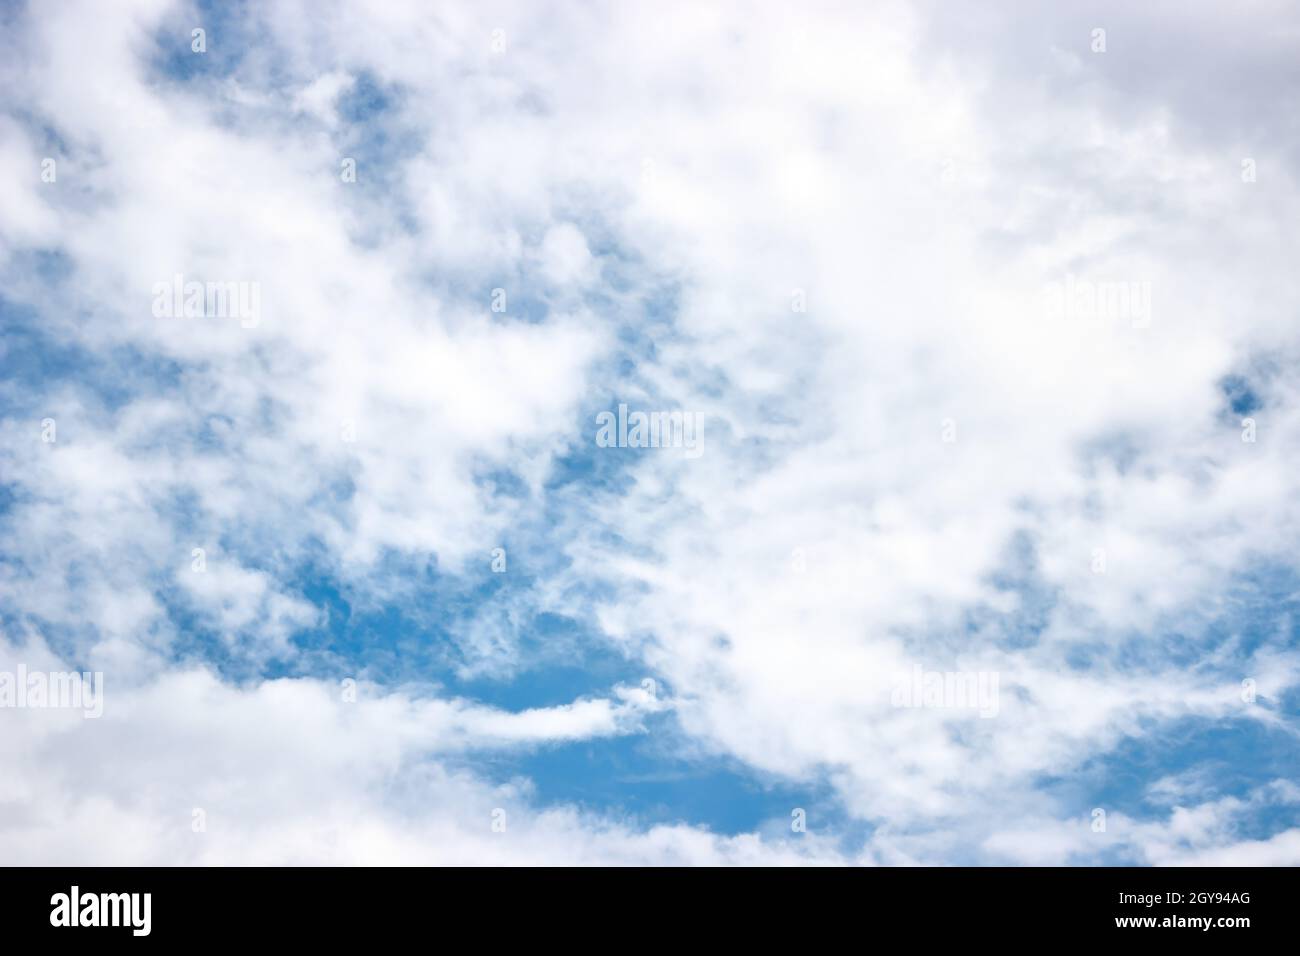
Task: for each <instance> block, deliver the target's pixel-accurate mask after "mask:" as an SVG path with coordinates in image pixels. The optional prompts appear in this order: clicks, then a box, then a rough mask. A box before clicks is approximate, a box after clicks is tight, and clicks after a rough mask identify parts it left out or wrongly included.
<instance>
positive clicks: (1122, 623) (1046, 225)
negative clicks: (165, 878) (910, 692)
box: [0, 0, 1300, 865]
mask: <svg viewBox="0 0 1300 956" xmlns="http://www.w3.org/2000/svg"><path fill="white" fill-rule="evenodd" d="M3 16H4V20H5V29H4V31H3V34H4V38H3V40H0V59H2V60H3V62H4V66H3V67H2V68H0V72H2V73H3V75H2V76H0V81H3V87H4V89H5V90H6V93H5V94H4V97H3V100H2V101H0V106H3V113H2V114H0V331H2V333H3V338H2V340H0V342H2V344H0V363H2V367H3V370H4V371H3V376H2V377H0V674H3V673H5V672H12V671H16V669H17V667H18V666H19V665H20V664H21V665H22V666H23V667H25V668H27V669H28V670H37V671H51V672H53V671H63V670H72V669H75V670H79V671H88V672H89V671H94V672H100V673H102V674H103V678H104V681H105V686H106V687H107V691H106V696H105V701H106V706H105V711H104V715H103V717H102V718H98V719H83V718H82V716H81V714H79V713H76V712H73V711H62V710H57V709H53V710H46V711H41V710H34V709H26V710H23V709H3V708H0V720H3V721H5V722H6V724H7V725H8V726H7V727H6V734H5V735H4V739H5V741H6V743H5V745H4V746H5V748H6V749H5V750H4V757H5V759H6V761H7V763H8V764H9V765H10V766H12V767H13V768H14V779H15V780H16V781H17V783H16V784H15V786H14V787H13V788H12V789H11V790H9V791H5V792H3V793H0V803H4V804H5V805H6V806H9V807H11V808H12V809H13V812H12V813H11V814H7V817H6V818H0V859H12V860H15V861H26V862H38V863H46V862H80V863H135V862H154V863H233V862H238V863H288V862H312V863H316V862H321V863H357V862H363V863H410V862H415V863H505V864H510V863H525V864H526V863H539V862H560V863H683V862H684V863H699V864H743V863H759V864H769V863H770V864H787V863H792V864H814V863H816V864H821V863H854V864H857V863H860V864H887V865H897V864H911V863H925V864H953V863H957V864H1003V863H1011V864H1043V863H1046V864H1053V865H1055V864H1070V865H1097V864H1116V863H1120V864H1136V865H1165V864H1177V863H1197V862H1201V863H1244V864H1253V863H1271V864H1279V863H1295V862H1300V780H1297V776H1298V775H1300V750H1298V747H1297V708H1298V705H1300V693H1298V691H1297V686H1298V685H1300V649H1298V647H1297V644H1298V640H1297V626H1298V625H1297V611H1298V609H1297V606H1296V604H1297V598H1296V595H1297V594H1298V593H1300V588H1297V580H1298V579H1297V568H1296V563H1295V561H1296V559H1295V547H1294V544H1295V541H1296V533H1297V531H1300V510H1297V507H1296V502H1297V501H1300V495H1297V493H1296V492H1297V491H1300V489H1297V487H1296V480H1297V479H1296V473H1297V472H1296V469H1295V467H1294V448H1295V447H1296V444H1295V442H1296V439H1297V438H1300V392H1297V391H1296V389H1295V387H1294V384H1293V382H1292V378H1293V376H1288V375H1287V369H1289V368H1293V367H1294V364H1295V361H1296V359H1297V357H1298V354H1297V353H1298V351H1300V350H1298V348H1297V346H1298V345H1300V343H1298V342H1297V339H1296V325H1295V319H1294V316H1295V314H1296V311H1295V310H1296V307H1297V305H1300V288H1298V287H1297V286H1296V283H1295V280H1294V278H1293V276H1292V271H1293V270H1291V269H1290V265H1289V261H1288V256H1287V249H1288V248H1289V247H1290V244H1291V243H1292V242H1293V240H1294V238H1295V237H1294V229H1295V226H1294V223H1295V222H1296V221H1300V220H1297V218H1296V215H1295V213H1296V212H1297V211H1298V210H1297V205H1300V191H1297V183H1296V181H1295V177H1294V172H1293V169H1291V168H1289V167H1288V165H1287V160H1288V158H1289V157H1291V156H1293V155H1295V154H1294V152H1293V150H1294V147H1295V143H1294V142H1293V141H1292V140H1293V139H1294V137H1293V135H1292V132H1291V127H1290V124H1289V123H1288V122H1287V119H1286V117H1285V114H1284V113H1282V112H1281V110H1282V108H1283V107H1282V106H1281V105H1269V104H1270V103H1276V101H1277V96H1276V90H1277V89H1278V88H1285V87H1286V86H1287V85H1288V84H1293V83H1294V78H1293V77H1292V76H1291V73H1292V72H1293V70H1292V69H1291V67H1290V66H1289V65H1288V64H1289V63H1291V62H1294V61H1293V60H1292V59H1288V57H1287V56H1286V55H1285V54H1286V53H1287V48H1286V47H1285V42H1291V43H1292V44H1293V42H1294V41H1280V40H1278V39H1277V37H1278V35H1279V31H1281V32H1282V33H1285V34H1286V35H1287V36H1292V37H1294V35H1295V32H1294V29H1293V28H1294V22H1293V19H1294V18H1293V17H1291V16H1290V15H1289V14H1287V13H1286V12H1285V11H1281V10H1279V9H1276V8H1273V7H1266V6H1261V7H1260V8H1259V9H1258V10H1257V11H1255V14H1254V15H1252V16H1247V17H1244V18H1239V17H1236V16H1235V15H1233V16H1229V14H1227V13H1214V12H1211V11H1201V12H1196V13H1188V12H1187V11H1184V10H1180V9H1178V7H1177V6H1176V5H1163V4H1156V5H1152V6H1151V7H1150V8H1146V7H1144V9H1143V10H1142V11H1137V12H1135V11H1132V10H1129V9H1127V8H1126V6H1125V5H1123V4H1101V5H1092V7H1091V8H1088V9H1084V8H1082V7H1075V6H1073V5H1066V6H1063V7H1062V6H1056V7H1054V8H1052V9H1051V10H1050V11H1046V10H1027V9H1023V8H1021V7H1019V6H1018V5H1006V6H1005V7H1000V8H998V9H996V10H993V11H989V12H988V13H987V14H986V15H985V16H984V17H983V18H981V19H980V22H979V23H978V24H973V23H969V22H965V19H966V18H967V17H968V14H966V13H963V12H955V11H953V10H952V9H951V8H950V7H947V6H946V5H940V4H919V5H906V6H903V5H899V6H893V5H884V6H880V7H878V8H875V9H872V10H863V11H845V10H843V9H836V8H833V7H831V6H825V7H814V8H812V9H808V10H802V9H801V10H798V11H795V10H791V9H787V8H786V7H784V6H783V5H779V4H771V5H767V4H758V5H753V6H752V7H747V8H746V10H745V12H744V15H743V16H742V15H739V14H738V13H736V11H735V10H730V9H728V8H722V7H720V8H717V9H711V10H700V9H696V8H694V7H692V6H690V5H682V6H680V7H672V8H671V9H669V10H667V11H660V10H659V9H658V8H657V7H655V8H651V7H650V6H649V5H636V4H633V5H619V6H613V5H611V6H608V7H594V8H592V7H587V6H583V5H578V4H574V5H569V4H559V5H555V6H554V7H553V8H550V9H547V10H541V9H539V8H535V7H533V6H530V5H522V4H511V3H499V4H498V3H493V4H488V5H486V6H484V5H477V4H476V5H451V6H448V7H446V8H445V9H444V8H440V9H439V10H438V11H436V12H431V11H429V10H427V9H425V8H424V5H421V4H409V5H408V4H403V3H394V4H392V5H391V9H390V12H389V14H388V15H387V16H386V17H385V18H382V19H381V18H370V19H367V20H365V21H361V20H358V19H357V18H356V16H355V14H354V13H353V12H350V11H349V10H348V9H347V8H346V7H345V6H343V5H333V4H325V5H318V4H301V5H300V4H294V3H284V4H277V5H274V6H272V7H260V6H256V5H225V4H221V5H208V4H200V5H187V4H176V3H169V2H163V0H140V2H138V3H130V4H126V5H124V6H123V7H122V9H121V10H119V11H115V12H114V13H113V14H109V13H107V12H106V11H103V10H100V9H97V8H96V6H95V5H85V6H84V7H79V6H77V5H75V4H74V5H69V6H67V7H61V8H59V9H58V10H49V9H41V8H39V7H31V8H28V7H26V6H24V5H22V4H9V5H6V6H5V8H4V14H3ZM199 28H201V29H203V30H204V31H205V32H204V44H203V45H204V46H205V49H203V50H196V49H194V46H193V43H194V41H193V34H192V31H193V30H194V29H199ZM1099 28H1100V29H1103V30H1104V34H1105V35H1104V39H1103V40H1102V41H1100V48H1098V47H1099V41H1098V38H1097V36H1096V34H1095V30H1096V29H1099ZM1288 29H1289V30H1290V32H1289V33H1286V31H1287V30H1288ZM1171 38H1172V40H1171ZM1171 43H1172V45H1173V47H1174V48H1177V49H1180V50H1183V51H1185V52H1184V53H1182V54H1180V55H1178V56H1169V55H1168V51H1169V49H1170V48H1171ZM1290 52H1291V53H1294V52H1295V51H1293V50H1292V51H1290ZM1206 58H1209V59H1211V60H1213V61H1215V62H1221V63H1222V64H1223V65H1224V67H1225V69H1227V68H1230V67H1233V66H1239V67H1240V71H1239V72H1237V73H1234V74H1233V75H1234V76H1237V77H1238V78H1239V79H1238V80H1237V81H1234V82H1235V84H1236V85H1233V86H1232V87H1231V88H1230V89H1227V90H1224V89H1220V88H1217V87H1216V89H1215V90H1214V91H1213V95H1211V91H1210V90H1208V89H1207V84H1209V83H1210V81H1209V79H1207V78H1206V77H1205V76H1204V75H1203V72H1204V71H1202V70H1199V69H1198V68H1197V66H1196V64H1197V63H1198V62H1200V61H1202V60H1205V59H1206ZM1138 67H1141V68H1140V69H1139V68H1138ZM742 78H743V79H742ZM45 160H53V161H54V163H55V166H54V168H55V169H56V170H57V176H56V177H55V178H53V179H52V180H50V179H48V178H47V179H42V170H43V168H44V167H43V162H44V161H45ZM349 162H352V163H354V164H355V171H356V178H355V181H352V180H351V179H350V178H348V177H347V176H346V175H343V174H342V173H343V171H344V170H346V169H347V168H348V163H349ZM1247 163H1249V169H1250V170H1252V172H1251V173H1250V174H1249V175H1248V174H1247V172H1246V170H1247V168H1248V167H1247ZM176 275H182V276H183V279H184V281H193V282H199V283H233V284H235V285H236V286H238V287H240V288H242V289H245V290H247V289H248V288H255V289H256V292H257V298H256V299H255V300H253V301H255V302H257V303H258V305H257V309H258V313H257V315H256V316H239V315H231V314H222V313H221V312H220V310H219V309H215V310H214V309H213V308H211V307H210V303H209V306H207V307H205V308H206V311H205V312H204V314H202V315H197V316H189V317H185V316H168V317H160V316H159V314H158V313H157V309H156V298H157V296H156V293H155V292H154V290H155V287H156V286H157V285H158V284H159V283H161V284H163V285H164V286H166V287H167V288H170V284H171V283H172V281H173V277H174V276H176ZM1062 288H1070V289H1076V290H1077V289H1083V290H1084V296H1086V297H1080V298H1078V299H1076V300H1075V301H1074V302H1073V303H1072V309H1071V310H1070V311H1069V312H1068V313H1067V314H1066V315H1065V316H1062V315H1061V314H1060V313H1059V310H1058V311H1053V310H1052V309H1051V308H1047V307H1045V305H1044V303H1045V301H1047V299H1048V298H1049V297H1050V295H1051V294H1053V293H1058V292H1059V290H1060V289H1062ZM497 290H501V292H502V293H503V294H504V298H503V299H501V302H502V305H503V307H497V301H498V294H497ZM1045 293H1046V296H1045ZM1094 293H1095V294H1094ZM1112 293H1113V295H1112ZM1121 293H1122V295H1121ZM1130 293H1132V295H1133V298H1132V299H1130V298H1129V295H1130ZM1139 293H1141V294H1142V295H1145V296H1149V305H1150V308H1149V312H1144V311H1140V310H1139V308H1138V305H1137V303H1139V302H1140V301H1143V300H1142V298H1141V296H1140V295H1139ZM1135 310H1136V311H1135ZM620 404H622V405H627V406H628V407H629V408H630V409H632V410H633V411H637V412H642V413H653V412H664V413H676V414H678V415H679V416H681V415H686V416H690V417H689V418H688V419H687V420H688V421H692V422H696V421H697V422H699V423H700V429H701V430H700V432H699V434H700V436H701V438H702V443H701V445H700V448H698V449H695V450H694V451H698V452H699V453H698V454H696V453H694V451H691V450H690V449H688V448H685V447H681V446H680V445H678V446H674V447H663V448H650V447H605V446H603V445H602V444H601V443H600V442H598V441H597V440H596V434H597V427H596V422H597V419H596V416H597V415H598V414H599V413H601V412H605V411H614V410H616V409H617V408H618V407H619V406H620ZM47 423H52V430H51V426H50V425H48V424H47ZM668 444H672V443H671V442H668ZM633 445H634V446H635V442H633ZM498 555H501V556H503V559H504V563H502V562H501V560H500V559H499V558H498ZM914 669H916V671H917V672H919V673H922V674H928V675H932V676H934V677H936V678H937V679H938V680H939V683H940V684H942V680H943V677H944V675H948V676H949V677H950V678H958V679H964V678H970V679H971V680H977V679H978V680H982V681H984V682H985V683H986V684H987V681H988V680H989V679H992V680H993V681H994V684H993V687H994V693H995V699H994V701H993V702H994V703H995V704H996V706H995V707H994V708H993V711H994V712H992V713H986V715H985V716H983V717H981V716H979V714H978V713H977V712H976V710H975V709H973V708H972V707H971V706H970V701H968V700H963V699H962V698H961V697H960V695H959V693H957V692H956V691H953V690H952V689H951V687H950V688H949V689H947V690H944V691H943V692H942V693H941V694H939V695H938V696H937V697H935V698H934V699H927V701H926V702H925V703H924V705H923V706H916V707H906V706H900V705H899V704H898V703H897V690H898V688H899V687H900V686H901V684H902V683H903V682H906V681H907V680H908V679H909V677H908V675H910V674H912V673H913V672H914ZM950 683H951V681H950ZM982 686H983V685H982ZM199 810H201V811H203V813H202V816H203V819H205V820H207V821H210V825H205V827H204V828H202V829H196V828H195V826H194V824H193V820H194V819H196V818H197V817H196V811H199ZM498 810H500V811H502V812H503V813H504V819H505V820H507V821H508V823H507V825H506V826H504V827H497V826H496V825H495V821H496V819H497V817H496V815H495V813H496V811H498ZM799 811H802V812H803V815H804V817H806V821H805V822H806V825H805V826H792V821H794V820H795V819H796V818H798V817H799V816H800V814H799ZM1099 814H1100V817H1099ZM1099 819H1104V821H1105V825H1104V827H1102V826H1100V825H1099V824H1098V820H1099Z"/></svg>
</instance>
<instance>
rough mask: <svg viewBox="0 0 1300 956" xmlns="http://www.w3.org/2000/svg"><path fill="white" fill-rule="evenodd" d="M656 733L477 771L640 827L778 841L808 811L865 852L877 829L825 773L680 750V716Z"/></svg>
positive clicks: (521, 755)
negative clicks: (850, 813)
mask: <svg viewBox="0 0 1300 956" xmlns="http://www.w3.org/2000/svg"><path fill="white" fill-rule="evenodd" d="M649 729H650V732H649V733H647V734H641V735H632V736H623V737H608V738H598V739H594V740H585V741H581V742H578V743H572V744H565V745H562V746H554V745H553V746H550V747H547V748H545V749H542V750H537V751H528V752H522V751H521V752H518V753H492V754H485V753H475V754H474V755H473V757H472V765H473V767H474V769H475V770H476V772H478V773H481V774H483V775H484V776H486V777H487V778H488V779H489V780H494V781H496V782H502V783H504V782H505V781H507V780H510V779H511V778H513V777H517V776H520V775H522V776H526V777H528V778H529V779H530V780H532V781H533V784H534V786H535V788H536V790H535V793H536V799H537V800H538V801H539V802H540V803H542V804H557V803H562V804H569V805H574V806H577V807H580V808H582V809H584V810H587V811H591V812H594V813H597V814H601V815H604V816H606V817H609V818H612V819H618V820H624V821H630V822H632V823H634V824H635V826H636V827H638V828H647V827H650V826H654V825H658V824H665V825H672V824H687V825H693V826H703V827H707V828H708V829H710V830H711V831H713V832H715V833H719V834H723V835H735V834H739V833H749V832H753V831H755V830H763V831H764V833H765V835H767V836H769V837H770V838H772V839H785V838H788V839H790V840H791V841H795V840H799V839H801V836H800V834H798V833H796V832H794V831H793V830H792V829H791V826H790V824H791V821H792V819H793V818H792V816H791V814H792V812H793V811H794V810H795V809H802V810H803V811H804V813H805V816H806V825H807V828H808V831H809V832H817V833H821V834H833V835H835V836H836V837H837V838H840V839H843V840H845V841H846V843H847V844H849V845H850V846H849V847H848V848H850V849H856V848H858V847H860V846H861V844H862V842H863V841H864V840H865V838H866V836H867V835H868V833H869V831H870V827H869V826H868V825H866V824H863V823H861V822H860V821H859V822H854V821H850V820H849V818H848V817H847V816H846V814H845V813H844V811H843V808H842V807H841V806H840V804H839V803H838V801H837V800H836V798H835V796H834V791H833V788H832V787H831V786H830V785H829V783H828V782H827V781H826V780H825V779H824V778H823V777H821V776H819V775H814V776H812V777H810V778H809V779H808V780H805V781H792V780H787V779H784V778H781V777H777V776H774V775H771V774H765V773H760V772H757V771H754V770H753V769H751V768H748V767H746V766H745V765H743V764H740V763H738V762H736V761H734V760H731V759H728V758H724V757H714V756H700V755H691V754H690V753H689V752H688V750H687V749H685V748H678V747H677V743H678V742H679V741H680V731H679V730H678V729H677V728H676V726H675V721H674V720H673V718H672V717H671V715H666V714H665V715H660V716H658V717H654V718H651V720H650V722H649ZM467 765H468V764H467Z"/></svg>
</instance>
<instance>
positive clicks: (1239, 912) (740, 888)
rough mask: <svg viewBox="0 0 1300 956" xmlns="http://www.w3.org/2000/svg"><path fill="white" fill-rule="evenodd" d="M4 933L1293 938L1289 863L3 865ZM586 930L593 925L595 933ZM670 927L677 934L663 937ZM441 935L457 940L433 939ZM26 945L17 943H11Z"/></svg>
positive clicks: (352, 940)
mask: <svg viewBox="0 0 1300 956" xmlns="http://www.w3.org/2000/svg"><path fill="white" fill-rule="evenodd" d="M0 874H2V876H0V879H3V884H4V892H3V894H0V919H2V920H3V924H2V925H3V926H4V933H5V938H6V940H7V942H9V943H11V944H19V943H24V942H25V943H52V944H58V943H60V942H63V943H75V944H77V945H84V944H91V945H96V946H97V945H102V944H110V945H114V946H116V945H129V946H139V945H145V946H148V945H151V944H155V943H162V944H175V943H180V942H189V941H198V942H202V943H204V944H205V945H211V944H214V943H215V944H220V943H245V942H257V941H261V940H274V941H283V942H286V943H293V944H300V945H311V944H320V945H327V946H331V947H333V946H338V945H350V944H355V945H365V946H374V945H376V944H392V945H399V944H401V943H402V942H403V940H405V939H407V938H408V937H409V936H410V935H411V934H413V933H415V934H420V933H424V932H427V931H428V930H429V929H432V928H434V927H437V928H439V929H441V928H443V927H446V928H452V927H456V928H457V931H458V933H468V934H471V935H472V936H473V938H474V939H475V940H477V941H478V942H479V943H481V944H486V945H496V944H500V943H502V942H507V941H514V940H518V941H520V942H527V943H529V944H530V945H534V946H536V945H550V944H552V943H559V942H560V941H561V940H568V941H570V942H572V941H576V940H582V939H588V940H589V941H590V942H593V943H595V942H600V941H605V942H615V941H617V940H618V939H619V938H621V937H623V936H626V935H628V934H632V935H635V936H643V937H645V938H646V939H647V941H653V940H655V939H659V940H661V941H662V942H665V943H667V942H670V941H677V940H682V941H684V940H687V939H692V940H694V939H698V938H699V937H704V938H706V939H711V938H717V939H718V940H719V941H721V942H725V941H727V940H728V939H741V938H746V937H749V936H750V935H751V934H753V933H754V931H756V930H757V931H758V932H759V933H760V934H761V936H762V937H764V938H765V939H766V940H767V941H768V942H770V943H772V944H773V945H776V944H778V942H783V941H786V940H788V941H790V942H791V943H796V942H802V943H805V944H806V943H807V942H809V941H812V940H818V939H825V940H827V941H828V943H829V942H830V941H831V940H834V939H835V938H837V937H843V936H844V935H846V934H847V936H848V937H849V938H850V939H855V940H858V941H859V942H861V943H863V944H865V945H872V944H873V943H874V942H879V943H881V944H883V943H884V942H885V941H886V940H889V939H896V938H898V937H899V936H900V934H901V935H902V936H903V937H905V939H911V940H913V941H914V942H915V944H916V945H917V946H923V945H929V944H931V943H936V942H944V941H962V942H965V943H971V944H980V943H993V942H1018V941H1024V942H1032V941H1054V940H1068V941H1071V942H1073V941H1079V940H1089V941H1091V940H1096V939H1102V938H1104V939H1106V940H1114V941H1115V942H1121V943H1122V942H1123V941H1125V940H1126V938H1127V941H1128V942H1131V943H1134V944H1136V945H1157V946H1168V945H1173V946H1176V947H1183V946H1185V945H1188V944H1191V945H1196V946H1201V945H1207V946H1217V947H1222V946H1233V945H1241V944H1245V943H1263V942H1272V941H1278V942H1286V941H1287V940H1289V939H1292V936H1293V929H1294V927H1295V915H1294V913H1295V907H1294V905H1293V897H1294V896H1295V887H1296V881H1295V879H1294V876H1295V873H1294V871H1292V870H1285V869H1246V868H1223V869H1205V868H1201V869H1168V870H1153V869H1128V868H1125V869H1009V868H1008V869H855V870H842V869H834V870H831V869H821V870H810V869H800V870H770V869H765V870H726V871H723V870H683V869H635V870H633V869H626V870H608V871H606V870H595V869H564V870H560V869H555V870H548V869H531V870H522V869H517V870H504V869H341V870H325V869H162V868H158V869H62V868H48V869H9V870H0ZM589 934H590V935H589ZM665 934H667V935H665ZM428 942H429V944H430V945H433V946H441V945H452V944H451V941H450V940H449V941H447V943H445V944H444V943H443V942H442V941H440V940H438V939H433V940H429V941H428ZM11 951H17V950H11Z"/></svg>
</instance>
